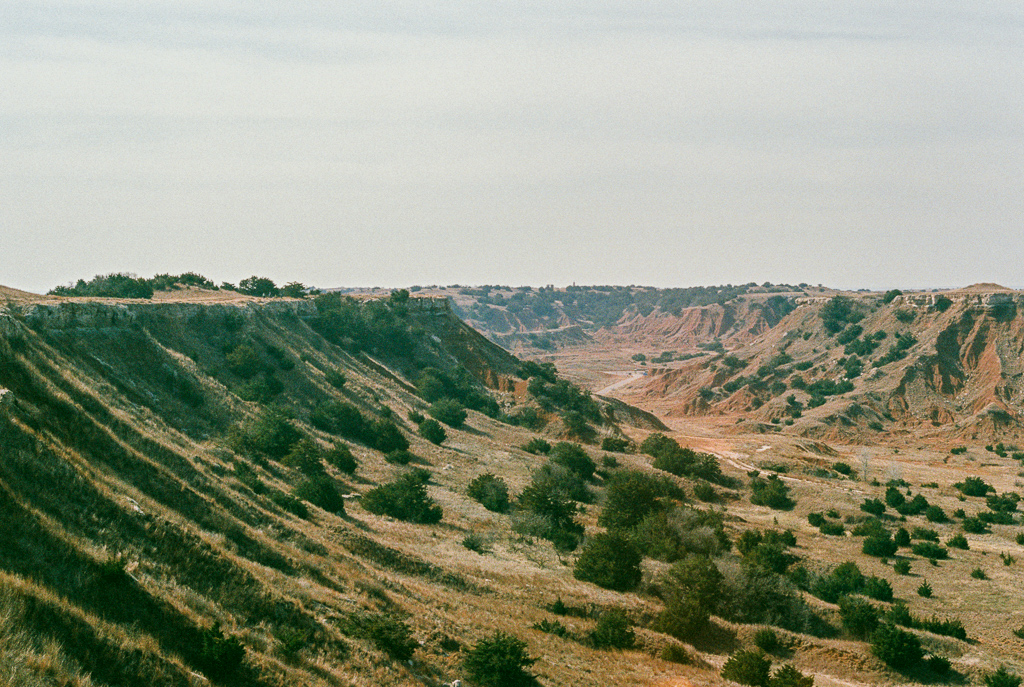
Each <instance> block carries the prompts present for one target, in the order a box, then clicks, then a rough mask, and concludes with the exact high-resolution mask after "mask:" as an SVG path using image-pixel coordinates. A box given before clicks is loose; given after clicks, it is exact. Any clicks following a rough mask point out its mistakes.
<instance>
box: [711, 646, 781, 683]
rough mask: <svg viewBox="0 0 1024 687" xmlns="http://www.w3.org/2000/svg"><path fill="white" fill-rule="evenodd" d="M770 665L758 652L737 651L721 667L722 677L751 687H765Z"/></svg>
mask: <svg viewBox="0 0 1024 687" xmlns="http://www.w3.org/2000/svg"><path fill="white" fill-rule="evenodd" d="M771 668H772V664H771V661H769V660H768V659H767V658H765V657H764V654H762V653H761V652H760V651H754V650H746V651H737V652H736V653H734V654H733V655H732V656H730V657H729V660H727V661H726V662H725V665H724V666H722V677H724V678H725V679H726V680H732V681H733V682H738V683H740V684H741V685H751V686H752V687H767V685H768V679H769V676H770V673H771Z"/></svg>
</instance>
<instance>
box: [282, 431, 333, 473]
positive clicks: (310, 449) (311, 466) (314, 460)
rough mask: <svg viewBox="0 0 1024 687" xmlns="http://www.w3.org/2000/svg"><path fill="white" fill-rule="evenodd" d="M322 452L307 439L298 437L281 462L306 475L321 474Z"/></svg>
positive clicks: (322, 468) (322, 470)
mask: <svg viewBox="0 0 1024 687" xmlns="http://www.w3.org/2000/svg"><path fill="white" fill-rule="evenodd" d="M322 457H323V452H322V451H321V450H320V447H319V446H317V445H316V444H314V443H313V442H312V441H310V440H309V439H300V440H299V441H298V442H296V443H295V444H293V445H292V447H291V449H290V450H289V451H288V455H286V456H285V457H284V458H283V459H281V463H283V464H284V465H287V466H288V467H290V468H295V469H297V470H299V471H301V472H303V473H305V474H306V475H311V476H312V475H322V474H323V472H324V467H323V464H322V463H321V458H322Z"/></svg>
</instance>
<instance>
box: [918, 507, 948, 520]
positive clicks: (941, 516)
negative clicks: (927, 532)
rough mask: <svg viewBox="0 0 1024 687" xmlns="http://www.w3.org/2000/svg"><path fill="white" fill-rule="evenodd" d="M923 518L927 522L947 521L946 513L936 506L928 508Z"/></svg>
mask: <svg viewBox="0 0 1024 687" xmlns="http://www.w3.org/2000/svg"><path fill="white" fill-rule="evenodd" d="M924 517H925V519H926V520H928V522H946V521H947V520H948V519H949V518H947V517H946V511H944V510H942V509H941V508H939V507H938V506H928V507H927V508H926V509H925V511H924Z"/></svg>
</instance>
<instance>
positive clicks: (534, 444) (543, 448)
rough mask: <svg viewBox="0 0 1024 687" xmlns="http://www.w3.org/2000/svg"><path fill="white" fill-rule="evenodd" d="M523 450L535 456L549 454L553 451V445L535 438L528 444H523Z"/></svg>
mask: <svg viewBox="0 0 1024 687" xmlns="http://www.w3.org/2000/svg"><path fill="white" fill-rule="evenodd" d="M523 450H524V451H526V452H527V453H532V454H534V455H537V454H540V453H543V454H547V453H548V452H549V451H551V444H549V443H548V442H546V441H544V440H543V439H541V438H540V437H534V438H533V439H530V440H529V441H528V442H526V443H525V444H523Z"/></svg>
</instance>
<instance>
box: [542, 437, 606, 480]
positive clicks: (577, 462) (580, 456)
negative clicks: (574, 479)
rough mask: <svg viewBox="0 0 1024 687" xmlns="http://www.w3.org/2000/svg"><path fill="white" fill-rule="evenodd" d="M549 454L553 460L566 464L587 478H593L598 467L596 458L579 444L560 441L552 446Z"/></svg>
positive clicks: (571, 469) (566, 466)
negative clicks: (595, 461)
mask: <svg viewBox="0 0 1024 687" xmlns="http://www.w3.org/2000/svg"><path fill="white" fill-rule="evenodd" d="M548 455H549V456H550V457H551V462H553V463H556V464H558V465H562V466H564V467H565V468H567V469H568V470H570V471H572V472H574V473H576V474H577V475H579V476H580V477H581V478H582V479H585V480H589V479H590V478H592V477H593V476H594V471H595V470H596V469H597V465H596V464H595V463H594V459H593V458H591V457H590V456H589V455H588V454H587V452H586V451H584V450H583V447H582V446H580V445H579V444H573V443H570V442H568V441H560V442H558V443H557V444H555V445H554V446H552V447H551V452H550V453H549V454H548Z"/></svg>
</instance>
